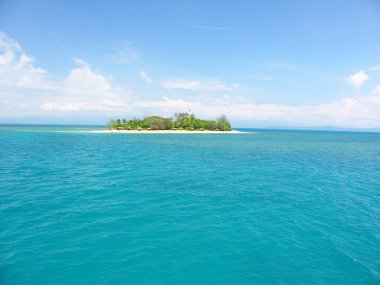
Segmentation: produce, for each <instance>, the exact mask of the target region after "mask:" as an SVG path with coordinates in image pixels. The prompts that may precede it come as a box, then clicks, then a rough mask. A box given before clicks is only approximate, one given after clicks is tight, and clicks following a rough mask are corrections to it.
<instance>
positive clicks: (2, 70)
mask: <svg viewBox="0 0 380 285" xmlns="http://www.w3.org/2000/svg"><path fill="white" fill-rule="evenodd" d="M45 75H46V71H45V70H44V69H42V68H37V67H35V66H34V59H33V58H32V57H30V56H28V55H27V54H26V53H25V52H24V51H23V50H22V48H21V47H20V45H19V44H18V43H17V42H16V41H14V40H13V39H11V38H9V37H7V36H6V35H5V34H4V33H1V32H0V86H2V87H4V86H6V87H22V88H49V87H50V86H49V84H48V82H47V81H46V78H45Z"/></svg>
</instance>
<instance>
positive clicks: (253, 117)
mask: <svg viewBox="0 0 380 285" xmlns="http://www.w3.org/2000/svg"><path fill="white" fill-rule="evenodd" d="M136 107H138V108H145V109H148V110H151V111H152V112H153V111H155V112H158V113H160V114H166V115H170V114H172V113H174V112H176V111H178V110H187V109H191V110H193V112H194V113H195V114H196V115H199V116H201V117H205V118H215V117H216V116H219V115H221V114H226V115H227V116H228V117H229V118H230V119H231V120H233V121H234V120H235V121H246V122H271V123H275V124H279V125H293V126H300V127H302V126H306V127H312V126H325V125H334V126H337V127H357V128H373V127H380V112H379V111H378V110H379V109H380V86H378V87H377V88H376V89H375V90H374V91H373V92H372V93H371V94H370V95H368V96H363V97H360V98H356V97H355V98H354V97H347V98H343V99H341V100H338V101H335V102H331V103H325V104H314V105H287V104H270V103H256V102H240V103H234V101H233V100H231V101H228V102H224V103H223V104H220V103H219V104H204V103H203V102H201V101H186V100H183V99H170V98H167V97H164V98H163V99H162V100H160V101H144V102H139V103H138V104H137V105H136Z"/></svg>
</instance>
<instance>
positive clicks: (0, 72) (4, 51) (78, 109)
mask: <svg viewBox="0 0 380 285" xmlns="http://www.w3.org/2000/svg"><path fill="white" fill-rule="evenodd" d="M0 52H1V53H0V106H1V109H0V112H1V113H0V116H1V117H27V116H39V117H46V118H50V117H52V116H68V115H70V116H78V115H80V116H87V115H99V116H105V115H107V116H110V117H111V116H119V115H121V114H129V115H131V116H134V115H138V114H144V113H147V112H149V113H151V114H158V115H168V116H170V115H172V114H173V113H174V112H178V111H186V110H188V109H191V110H193V112H194V113H195V114H196V115H198V116H200V117H204V118H215V117H216V116H219V115H221V114H226V115H227V116H228V117H229V118H230V119H231V120H232V121H247V122H252V123H254V122H258V121H260V122H264V123H263V124H268V123H265V122H270V124H276V125H288V126H289V125H296V126H321V125H335V126H339V127H358V128H366V127H380V112H379V110H380V85H379V86H377V87H376V88H375V89H374V90H373V91H372V92H371V93H370V94H367V95H365V96H356V97H346V98H343V99H341V100H337V101H333V102H330V103H323V104H314V105H287V104H271V103H258V102H254V101H250V100H247V99H244V97H238V95H233V94H235V93H236V92H231V91H234V90H236V89H240V87H239V86H238V85H233V84H226V83H223V82H220V81H218V80H215V79H206V80H184V79H181V78H169V79H167V80H165V81H163V82H162V86H163V87H164V88H166V89H174V90H177V89H183V90H193V91H194V92H193V93H194V94H192V95H191V97H190V96H187V95H183V96H182V97H181V95H173V98H169V96H166V97H163V98H162V99H161V100H157V99H156V98H157V95H156V94H154V95H151V96H145V97H144V98H145V99H141V97H140V96H138V95H141V94H132V93H131V92H130V91H129V90H128V89H126V88H120V87H116V86H115V85H114V84H113V82H112V78H111V77H110V76H107V75H105V74H103V73H101V72H100V71H99V70H94V69H93V68H92V67H91V66H90V65H89V64H88V63H86V62H85V61H84V60H83V59H75V60H74V61H75V63H76V64H78V65H79V66H76V67H75V68H73V69H72V70H71V71H70V72H69V73H68V75H67V76H66V77H65V78H62V79H61V80H55V81H51V80H50V81H49V80H48V79H46V78H47V77H48V75H49V74H48V73H47V72H46V71H44V70H42V69H40V68H38V67H36V66H35V63H34V61H33V60H32V59H31V58H30V57H29V56H27V55H26V54H25V52H23V51H22V49H21V47H20V45H19V44H18V43H17V42H15V41H14V40H12V39H10V38H8V37H7V36H5V35H4V34H0ZM140 71H142V72H140V76H142V77H143V76H144V74H145V75H146V76H147V78H149V77H148V75H147V74H146V73H145V72H144V71H143V70H140ZM360 73H362V74H364V75H365V76H367V75H366V74H365V73H364V71H361V72H359V74H360ZM10 75H11V76H10ZM365 76H364V78H365ZM367 77H368V76H367ZM359 79H360V76H359ZM359 79H357V78H356V77H354V79H353V82H359V81H360V82H361V83H360V84H359V83H356V86H359V87H360V85H361V84H362V83H363V82H364V81H365V80H367V79H368V78H365V80H364V81H363V77H362V78H361V79H360V80H359ZM355 80H356V81H355ZM46 86H48V87H49V88H46ZM25 87H28V89H25ZM157 91H158V92H160V91H165V92H169V91H168V90H162V89H161V90H160V89H158V90H157ZM195 91H197V92H195ZM210 91H217V92H210Z"/></svg>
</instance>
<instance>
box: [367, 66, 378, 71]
mask: <svg viewBox="0 0 380 285" xmlns="http://www.w3.org/2000/svg"><path fill="white" fill-rule="evenodd" d="M375 70H380V65H377V66H373V67H371V68H368V71H375Z"/></svg>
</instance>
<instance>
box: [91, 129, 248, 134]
mask: <svg viewBox="0 0 380 285" xmlns="http://www.w3.org/2000/svg"><path fill="white" fill-rule="evenodd" d="M88 132H89V133H97V134H244V133H245V132H240V131H235V130H232V131H228V132H222V131H184V130H175V131H173V130H159V131H158V130H151V131H147V130H141V131H128V130H120V131H118V130H99V131H88Z"/></svg>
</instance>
